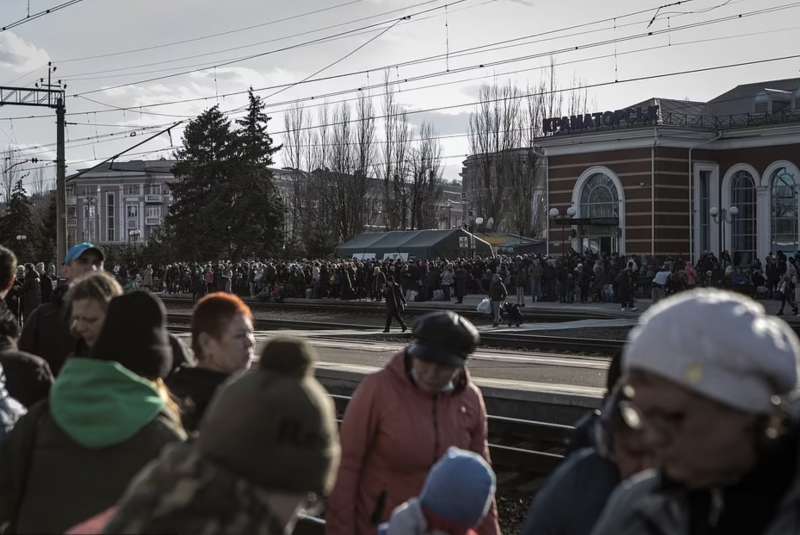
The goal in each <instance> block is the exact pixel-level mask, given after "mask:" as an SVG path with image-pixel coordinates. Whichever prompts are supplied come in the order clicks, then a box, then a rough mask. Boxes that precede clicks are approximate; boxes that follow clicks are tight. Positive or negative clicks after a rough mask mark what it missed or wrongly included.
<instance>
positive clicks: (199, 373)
mask: <svg viewBox="0 0 800 535" xmlns="http://www.w3.org/2000/svg"><path fill="white" fill-rule="evenodd" d="M228 377H230V375H228V374H227V373H222V372H218V371H214V370H208V369H206V368H198V367H189V366H181V367H180V368H178V370H177V371H176V372H175V373H173V374H172V375H170V376H169V377H168V378H167V386H168V387H169V390H170V392H171V393H172V394H173V395H174V396H175V397H176V398H178V401H179V404H180V406H181V421H182V422H183V428H184V429H186V431H188V432H193V431H196V430H197V427H198V426H199V425H200V420H201V419H202V418H203V414H205V412H206V408H207V407H208V405H209V403H210V402H211V398H213V397H214V393H215V392H216V391H217V387H219V385H221V384H222V383H224V382H225V380H226V379H227V378H228Z"/></svg>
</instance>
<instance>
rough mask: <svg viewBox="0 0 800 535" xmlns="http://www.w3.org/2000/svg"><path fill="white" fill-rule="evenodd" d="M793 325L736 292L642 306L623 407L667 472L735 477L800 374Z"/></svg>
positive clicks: (697, 478)
mask: <svg viewBox="0 0 800 535" xmlns="http://www.w3.org/2000/svg"><path fill="white" fill-rule="evenodd" d="M798 359H800V342H798V339H797V336H796V335H795V334H794V331H792V329H791V328H790V327H789V326H788V325H786V324H785V323H784V322H782V321H781V320H779V319H777V318H773V317H770V316H767V315H766V313H765V312H764V308H763V307H762V306H761V305H759V304H757V303H755V302H754V301H752V300H750V299H748V298H746V297H743V296H741V295H738V294H733V293H729V292H722V291H718V290H698V291H694V292H686V293H683V294H680V295H678V296H676V297H672V298H670V299H666V300H664V301H662V302H660V303H658V304H657V305H655V306H653V307H652V308H651V309H650V310H648V311H647V313H645V314H643V315H642V317H641V319H640V324H639V326H638V327H637V328H636V329H634V330H633V331H632V333H631V335H630V339H629V342H628V345H627V347H626V349H625V355H624V359H623V366H624V371H625V377H624V378H623V381H624V382H623V386H622V388H623V394H624V397H625V401H624V403H625V405H623V407H624V412H623V415H624V416H625V417H626V422H628V423H629V425H631V427H634V428H638V429H639V430H640V431H641V432H642V435H643V437H644V440H645V442H646V444H647V446H648V447H649V448H651V449H652V452H653V454H654V456H655V459H656V462H657V464H658V465H659V466H660V468H661V469H662V470H663V471H664V472H665V474H666V475H667V476H668V477H670V478H671V479H673V480H676V481H679V482H681V483H683V484H685V485H687V486H689V487H691V488H709V487H713V486H718V485H725V484H729V483H732V482H735V481H737V480H738V479H739V478H741V477H742V476H743V475H745V474H746V473H747V472H749V471H750V470H751V469H753V467H754V466H755V465H756V463H757V462H758V461H759V458H758V456H759V443H760V442H761V441H762V440H763V439H764V436H765V434H766V427H765V425H764V422H766V421H767V420H769V416H770V415H773V414H775V412H776V409H775V400H776V399H777V398H779V397H780V396H783V395H786V394H788V393H790V392H791V391H792V390H793V389H794V388H795V386H796V384H797V377H798V361H799V360H798Z"/></svg>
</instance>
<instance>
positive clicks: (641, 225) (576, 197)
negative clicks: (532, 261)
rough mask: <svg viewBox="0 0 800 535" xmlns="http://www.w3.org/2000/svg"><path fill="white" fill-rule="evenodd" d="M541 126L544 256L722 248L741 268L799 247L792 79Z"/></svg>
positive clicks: (798, 156) (799, 179) (798, 93)
mask: <svg viewBox="0 0 800 535" xmlns="http://www.w3.org/2000/svg"><path fill="white" fill-rule="evenodd" d="M544 130H545V137H544V139H541V140H540V142H539V143H537V151H538V152H540V153H541V154H542V155H543V156H544V160H545V165H546V171H545V173H546V193H545V198H546V200H547V202H546V209H547V213H548V215H549V217H548V218H547V220H548V223H547V229H546V235H547V237H548V243H549V253H550V254H551V255H556V256H557V255H559V254H563V253H564V252H566V251H567V250H568V248H569V247H571V248H572V249H573V250H575V251H581V250H587V249H592V250H595V251H603V252H605V253H618V254H620V255H631V254H635V255H642V256H654V257H658V258H662V257H667V256H681V257H683V258H687V259H689V258H691V259H693V260H696V259H697V258H698V257H699V255H701V254H702V253H703V252H705V251H711V252H713V253H715V254H717V255H719V254H720V252H721V251H725V250H727V251H729V252H730V253H731V256H732V257H733V258H734V262H735V263H738V264H741V265H746V264H749V263H750V262H751V261H752V260H753V259H754V258H755V257H758V258H761V259H762V260H763V258H764V257H765V256H766V255H767V254H768V253H770V252H777V251H779V250H782V251H784V252H786V253H787V254H790V253H791V254H793V253H794V252H796V251H798V249H800V235H799V234H798V232H799V225H798V217H800V210H798V186H799V185H800V171H798V167H800V78H797V79H790V80H777V81H768V82H761V83H755V84H747V85H741V86H738V87H736V88H734V89H733V90H731V91H728V92H727V93H724V94H722V95H720V96H718V97H716V98H715V99H713V100H711V101H709V102H691V101H677V100H670V99H661V98H653V99H650V100H648V101H645V102H642V103H639V104H635V105H633V106H631V107H630V108H628V109H625V110H617V111H608V112H602V113H594V114H588V115H583V116H575V117H561V118H552V119H546V120H545V124H544Z"/></svg>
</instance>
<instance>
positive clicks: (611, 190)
mask: <svg viewBox="0 0 800 535" xmlns="http://www.w3.org/2000/svg"><path fill="white" fill-rule="evenodd" d="M580 215H581V217H591V218H598V217H608V218H612V217H613V218H619V196H618V195H617V188H616V186H615V185H614V182H613V181H612V180H611V178H610V177H608V176H606V175H604V174H603V173H595V174H593V175H592V176H590V177H589V178H588V179H587V180H586V182H585V183H584V184H583V189H582V190H581V211H580Z"/></svg>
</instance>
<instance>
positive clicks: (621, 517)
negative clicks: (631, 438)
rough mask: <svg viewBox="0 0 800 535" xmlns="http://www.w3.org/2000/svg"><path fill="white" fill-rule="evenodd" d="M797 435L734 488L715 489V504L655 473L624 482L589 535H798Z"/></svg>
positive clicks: (799, 452) (799, 453)
mask: <svg viewBox="0 0 800 535" xmlns="http://www.w3.org/2000/svg"><path fill="white" fill-rule="evenodd" d="M798 431H800V430H798V429H797V428H795V430H794V432H793V433H791V434H790V435H789V436H788V437H786V438H785V439H784V440H782V441H781V443H780V444H776V445H773V448H772V451H770V452H769V453H768V454H767V455H765V458H764V461H763V462H762V463H761V464H760V465H759V466H758V467H757V468H756V469H754V470H753V471H752V472H751V473H750V474H748V475H746V476H745V477H743V478H742V479H741V480H740V481H739V482H737V483H735V484H734V485H731V486H729V487H725V488H722V489H716V490H715V494H716V497H715V499H713V498H712V491H710V490H706V489H695V490H690V489H686V488H684V487H682V486H680V485H678V484H677V483H675V482H670V481H668V480H667V479H666V478H665V477H663V476H662V475H660V474H658V473H657V472H656V471H654V470H649V471H646V472H642V473H641V474H638V475H637V476H634V477H632V478H631V479H628V480H626V481H625V482H624V483H623V484H622V485H620V486H619V488H618V489H617V490H616V491H615V492H614V494H613V495H612V496H611V498H610V499H609V502H608V504H607V507H606V508H605V510H604V511H603V514H602V516H601V518H600V520H599V521H598V523H597V526H596V528H595V530H594V531H593V532H592V533H593V535H667V534H669V535H692V534H695V533H715V534H716V533H719V534H728V533H737V534H738V533H742V534H745V533H746V534H748V535H751V534H752V535H796V534H797V533H800V436H798ZM715 503H717V504H718V509H717V510H716V511H714V504H715ZM712 519H713V520H712ZM712 522H713V524H712Z"/></svg>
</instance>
